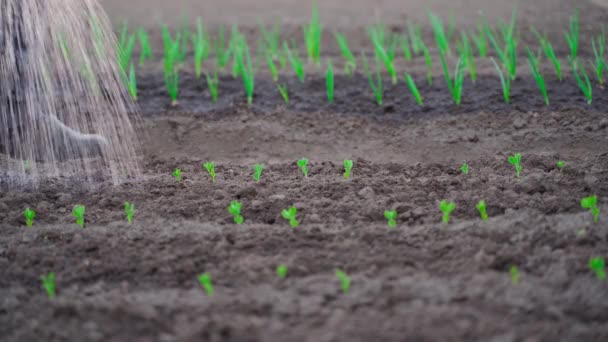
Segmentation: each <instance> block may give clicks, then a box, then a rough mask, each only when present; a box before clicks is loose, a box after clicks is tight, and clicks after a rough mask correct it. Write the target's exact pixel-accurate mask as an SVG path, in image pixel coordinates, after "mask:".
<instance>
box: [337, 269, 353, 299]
mask: <svg viewBox="0 0 608 342" xmlns="http://www.w3.org/2000/svg"><path fill="white" fill-rule="evenodd" d="M336 277H338V280H340V289H342V292H343V293H344V294H347V293H348V290H349V289H350V283H351V279H350V277H349V276H348V275H347V274H346V272H344V271H342V270H340V269H336Z"/></svg>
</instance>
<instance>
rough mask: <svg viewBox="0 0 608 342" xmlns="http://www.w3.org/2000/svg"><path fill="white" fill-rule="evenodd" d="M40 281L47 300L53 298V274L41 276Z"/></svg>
mask: <svg viewBox="0 0 608 342" xmlns="http://www.w3.org/2000/svg"><path fill="white" fill-rule="evenodd" d="M40 279H41V280H42V287H44V290H45V291H46V294H47V296H49V299H53V298H55V273H53V272H51V273H49V274H47V275H43V276H41V277H40Z"/></svg>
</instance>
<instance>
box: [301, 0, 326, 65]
mask: <svg viewBox="0 0 608 342" xmlns="http://www.w3.org/2000/svg"><path fill="white" fill-rule="evenodd" d="M322 37H323V26H322V25H321V21H320V20H319V8H318V7H317V2H316V1H315V2H314V4H313V8H312V17H311V19H310V23H309V24H308V25H306V27H304V41H305V42H306V51H307V52H308V60H309V61H313V62H315V64H319V61H320V58H321V38H322Z"/></svg>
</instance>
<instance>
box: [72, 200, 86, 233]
mask: <svg viewBox="0 0 608 342" xmlns="http://www.w3.org/2000/svg"><path fill="white" fill-rule="evenodd" d="M85 210H86V209H85V206H84V205H81V204H77V205H75V206H74V209H73V210H72V215H73V216H74V217H75V218H76V224H77V225H79V226H80V228H84V213H85Z"/></svg>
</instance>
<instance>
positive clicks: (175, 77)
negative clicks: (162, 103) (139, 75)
mask: <svg viewBox="0 0 608 342" xmlns="http://www.w3.org/2000/svg"><path fill="white" fill-rule="evenodd" d="M162 35H163V42H164V50H165V55H164V56H165V57H164V63H163V65H164V72H165V85H166V86H167V91H168V93H169V97H170V98H171V105H172V106H175V105H177V96H178V93H179V65H178V63H179V58H180V41H181V35H180V33H179V32H178V33H177V36H176V38H175V40H173V38H171V33H170V32H169V29H168V28H167V27H166V26H163V28H162Z"/></svg>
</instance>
